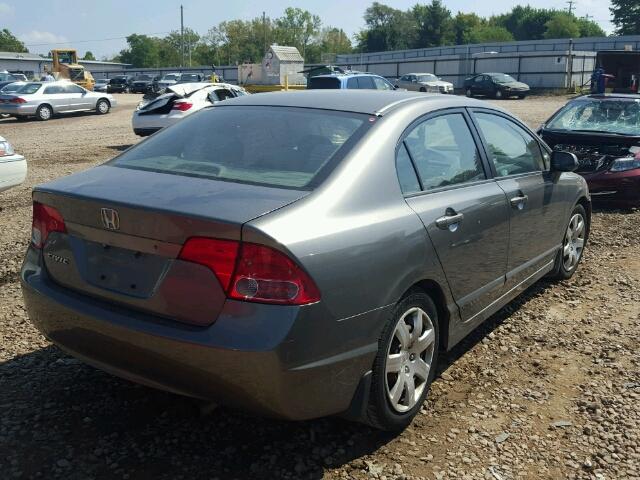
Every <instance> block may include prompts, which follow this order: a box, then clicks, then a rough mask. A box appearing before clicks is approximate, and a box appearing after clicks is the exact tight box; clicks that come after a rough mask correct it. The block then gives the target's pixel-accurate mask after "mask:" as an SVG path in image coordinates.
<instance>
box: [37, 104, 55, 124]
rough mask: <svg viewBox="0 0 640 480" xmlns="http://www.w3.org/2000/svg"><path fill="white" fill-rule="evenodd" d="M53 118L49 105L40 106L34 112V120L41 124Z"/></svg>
mask: <svg viewBox="0 0 640 480" xmlns="http://www.w3.org/2000/svg"><path fill="white" fill-rule="evenodd" d="M51 117H53V109H52V108H51V107H50V106H49V105H40V106H39V107H38V110H36V118H37V119H38V120H40V121H41V122H46V121H47V120H51Z"/></svg>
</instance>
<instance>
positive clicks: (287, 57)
mask: <svg viewBox="0 0 640 480" xmlns="http://www.w3.org/2000/svg"><path fill="white" fill-rule="evenodd" d="M271 51H272V52H273V55H274V57H276V58H277V59H278V60H280V61H285V62H301V63H304V58H302V55H300V52H299V51H298V49H297V48H296V47H283V46H281V45H271Z"/></svg>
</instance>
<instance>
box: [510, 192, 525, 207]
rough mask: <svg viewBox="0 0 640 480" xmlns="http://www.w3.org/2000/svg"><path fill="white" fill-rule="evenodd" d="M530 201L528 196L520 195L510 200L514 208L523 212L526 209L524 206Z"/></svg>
mask: <svg viewBox="0 0 640 480" xmlns="http://www.w3.org/2000/svg"><path fill="white" fill-rule="evenodd" d="M527 200H529V196H528V195H519V196H517V197H513V198H511V199H510V200H509V202H510V203H511V206H512V207H513V208H517V209H518V210H522V209H523V208H524V204H525V203H527Z"/></svg>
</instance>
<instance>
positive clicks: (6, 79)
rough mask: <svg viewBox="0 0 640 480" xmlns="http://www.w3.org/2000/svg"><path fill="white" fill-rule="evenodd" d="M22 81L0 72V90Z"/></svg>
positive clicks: (7, 73) (14, 76)
mask: <svg viewBox="0 0 640 480" xmlns="http://www.w3.org/2000/svg"><path fill="white" fill-rule="evenodd" d="M20 81H23V80H22V78H21V77H18V76H17V75H14V74H13V73H9V72H0V88H3V87H5V86H7V85H9V84H10V83H13V82H20Z"/></svg>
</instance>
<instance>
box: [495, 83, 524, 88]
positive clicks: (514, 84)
mask: <svg viewBox="0 0 640 480" xmlns="http://www.w3.org/2000/svg"><path fill="white" fill-rule="evenodd" d="M496 83H498V82H496ZM498 85H502V86H503V87H509V88H527V89H528V88H529V85H527V84H526V83H522V82H507V83H498Z"/></svg>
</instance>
